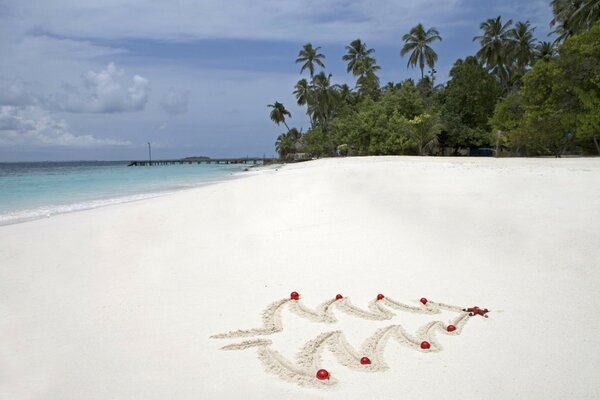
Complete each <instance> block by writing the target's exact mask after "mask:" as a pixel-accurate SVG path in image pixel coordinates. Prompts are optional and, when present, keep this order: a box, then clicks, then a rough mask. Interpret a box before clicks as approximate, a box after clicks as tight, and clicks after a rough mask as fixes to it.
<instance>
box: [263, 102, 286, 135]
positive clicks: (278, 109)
mask: <svg viewBox="0 0 600 400" xmlns="http://www.w3.org/2000/svg"><path fill="white" fill-rule="evenodd" d="M267 107H270V108H271V114H270V115H269V117H270V118H271V121H273V122H275V123H276V124H277V125H279V124H283V125H285V127H286V128H287V130H288V131H289V130H290V127H289V126H288V125H287V123H286V122H285V117H286V116H288V117H290V118H291V117H292V114H290V112H289V111H288V110H286V109H285V106H284V105H283V104H281V103H280V102H278V101H276V102H275V103H273V104H269V105H268V106H267Z"/></svg>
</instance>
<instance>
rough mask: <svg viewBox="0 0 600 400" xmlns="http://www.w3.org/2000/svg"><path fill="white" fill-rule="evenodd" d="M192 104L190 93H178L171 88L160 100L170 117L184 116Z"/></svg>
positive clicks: (187, 91) (185, 91)
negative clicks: (189, 104)
mask: <svg viewBox="0 0 600 400" xmlns="http://www.w3.org/2000/svg"><path fill="white" fill-rule="evenodd" d="M189 102H190V91H189V90H184V91H178V90H175V89H173V88H170V89H169V90H168V91H167V93H165V94H164V95H163V97H162V98H161V100H160V105H161V107H162V108H163V110H164V111H165V112H166V113H167V114H169V115H177V114H183V113H185V112H187V107H188V103H189Z"/></svg>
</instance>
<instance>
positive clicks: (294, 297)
mask: <svg viewBox="0 0 600 400" xmlns="http://www.w3.org/2000/svg"><path fill="white" fill-rule="evenodd" d="M299 298H300V295H299V294H298V292H292V293H290V299H292V300H298V299H299Z"/></svg>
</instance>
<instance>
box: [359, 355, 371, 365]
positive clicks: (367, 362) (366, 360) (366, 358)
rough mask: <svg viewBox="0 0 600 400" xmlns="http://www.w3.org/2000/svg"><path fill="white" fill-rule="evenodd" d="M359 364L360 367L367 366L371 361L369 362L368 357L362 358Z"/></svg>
mask: <svg viewBox="0 0 600 400" xmlns="http://www.w3.org/2000/svg"><path fill="white" fill-rule="evenodd" d="M360 363H361V364H362V365H369V364H371V360H369V357H363V358H361V359H360Z"/></svg>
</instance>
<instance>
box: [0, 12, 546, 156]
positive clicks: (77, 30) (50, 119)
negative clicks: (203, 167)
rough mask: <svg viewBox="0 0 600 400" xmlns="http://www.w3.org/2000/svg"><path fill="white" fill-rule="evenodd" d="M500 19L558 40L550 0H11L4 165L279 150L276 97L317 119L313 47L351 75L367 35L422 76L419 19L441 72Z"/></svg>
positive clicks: (381, 59)
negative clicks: (302, 82)
mask: <svg viewBox="0 0 600 400" xmlns="http://www.w3.org/2000/svg"><path fill="white" fill-rule="evenodd" d="M497 15H502V16H503V18H504V19H505V20H508V19H513V20H515V21H516V20H521V21H527V20H529V21H531V22H532V24H533V25H534V26H537V30H536V34H537V36H538V38H539V39H540V40H547V34H548V32H549V31H550V28H549V26H548V23H549V21H550V19H551V11H550V7H549V1H547V0H529V1H527V2H523V1H517V0H504V1H496V0H420V1H399V0H396V1H392V0H364V1H351V0H321V1H313V0H304V1H283V0H255V1H252V2H251V1H245V0H231V1H228V2H226V3H225V2H222V1H216V0H201V1H198V0H196V1H194V0H172V1H159V0H104V1H102V2H100V1H94V2H91V1H86V0H52V1H49V0H29V1H26V2H24V1H18V0H0V53H1V55H2V56H1V57H0V162H2V161H17V160H84V159H102V160H114V159H137V158H144V157H145V156H146V151H147V150H146V142H148V141H150V142H152V143H153V154H154V156H155V157H157V158H158V157H160V158H172V157H185V156H193V155H207V156H212V157H230V156H231V157H237V156H246V155H251V156H262V155H263V154H266V155H267V156H271V155H273V154H274V148H273V147H274V146H273V143H274V141H275V138H276V137H277V135H278V134H279V133H281V132H282V131H283V129H282V128H281V127H278V126H276V125H274V124H273V123H272V122H271V121H270V120H269V118H268V109H267V107H266V105H267V104H269V103H272V102H273V101H275V100H278V101H281V102H283V103H284V104H285V105H286V107H288V108H289V109H290V110H291V112H292V119H291V120H290V125H291V126H296V127H298V128H304V129H305V130H306V128H307V127H308V121H307V118H306V117H305V115H304V110H302V109H300V108H298V107H297V106H296V105H295V101H294V98H293V95H292V90H293V85H294V84H295V82H296V81H297V80H298V79H300V76H299V67H298V66H297V65H296V64H295V63H294V60H295V58H296V56H297V53H298V50H299V49H300V48H301V46H302V45H303V44H304V43H307V42H311V43H313V45H314V46H321V47H322V52H323V53H325V55H326V56H327V58H326V60H325V65H326V71H327V72H328V73H332V74H333V80H334V82H336V83H349V84H352V85H353V84H354V81H353V79H352V77H350V76H349V75H347V74H346V69H345V64H344V63H343V61H342V60H341V57H342V55H343V54H344V46H346V45H347V44H348V43H349V42H350V41H352V40H354V39H356V38H361V39H362V40H364V41H365V42H366V43H367V45H368V46H369V47H373V48H375V50H376V53H375V57H376V58H377V61H378V64H379V65H380V66H381V67H382V70H381V72H380V78H381V81H382V83H385V82H388V81H395V82H397V81H401V80H404V79H406V78H417V77H418V76H419V72H418V71H417V70H412V69H407V68H406V59H403V58H401V57H400V55H399V51H400V48H401V46H402V41H401V37H402V35H403V34H404V33H406V32H408V30H409V29H410V28H411V27H412V26H414V25H415V24H416V23H418V22H421V23H423V24H424V25H425V27H426V28H428V27H432V26H435V27H436V28H438V30H439V31H440V33H441V35H442V37H443V41H442V42H440V43H436V45H435V46H434V47H435V50H436V51H437V52H438V55H439V62H438V65H437V66H436V69H437V70H438V81H440V82H443V81H445V80H446V79H447V77H448V72H449V70H450V68H451V66H452V64H453V63H454V61H456V59H457V58H461V57H465V56H468V55H471V54H473V53H474V52H476V50H477V43H474V42H473V40H472V38H473V36H475V35H477V34H479V24H480V23H481V22H482V21H484V20H485V19H487V18H491V17H495V16H497Z"/></svg>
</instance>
